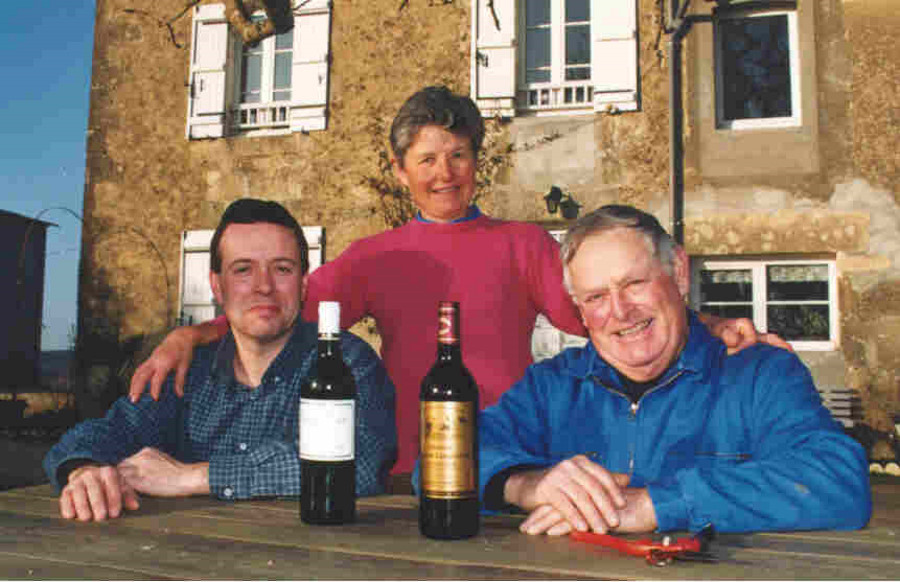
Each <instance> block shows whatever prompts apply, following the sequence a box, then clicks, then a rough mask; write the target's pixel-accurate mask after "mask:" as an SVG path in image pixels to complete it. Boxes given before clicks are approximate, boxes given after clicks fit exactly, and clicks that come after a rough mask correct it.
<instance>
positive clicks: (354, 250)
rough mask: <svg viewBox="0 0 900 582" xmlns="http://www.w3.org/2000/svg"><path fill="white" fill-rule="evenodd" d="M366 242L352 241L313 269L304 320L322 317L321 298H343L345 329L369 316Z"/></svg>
mask: <svg viewBox="0 0 900 582" xmlns="http://www.w3.org/2000/svg"><path fill="white" fill-rule="evenodd" d="M363 244H364V241H357V242H354V243H352V244H351V245H350V246H349V247H347V249H346V250H344V252H343V253H341V254H340V255H338V257H337V258H335V259H334V260H332V261H328V262H327V263H325V264H324V265H322V266H321V267H319V268H318V269H316V270H315V271H313V272H312V273H310V275H309V281H308V284H307V290H306V301H305V302H304V304H303V314H302V317H303V319H304V321H318V320H319V302H320V301H339V302H340V304H341V329H349V328H350V327H351V326H353V324H355V323H356V322H357V321H359V320H360V319H362V318H363V317H365V316H366V314H367V312H368V306H367V304H366V290H367V289H368V285H367V283H366V279H367V277H366V275H365V272H364V269H365V256H364V254H363Z"/></svg>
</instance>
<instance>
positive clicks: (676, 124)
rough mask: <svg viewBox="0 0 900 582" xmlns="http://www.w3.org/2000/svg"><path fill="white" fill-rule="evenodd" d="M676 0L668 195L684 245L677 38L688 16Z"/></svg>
mask: <svg viewBox="0 0 900 582" xmlns="http://www.w3.org/2000/svg"><path fill="white" fill-rule="evenodd" d="M678 9H679V7H678V0H672V4H671V11H670V17H671V18H672V19H673V21H672V25H673V28H674V29H673V30H672V33H671V35H670V37H669V46H668V52H669V198H670V215H671V223H672V227H671V230H672V237H673V238H674V239H675V242H676V243H678V244H679V245H684V143H683V139H684V103H683V100H682V79H681V41H682V39H683V38H684V37H685V35H687V33H688V31H689V30H690V28H691V22H690V19H688V18H678Z"/></svg>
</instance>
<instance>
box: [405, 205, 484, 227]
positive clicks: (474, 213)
mask: <svg viewBox="0 0 900 582" xmlns="http://www.w3.org/2000/svg"><path fill="white" fill-rule="evenodd" d="M479 216H481V209H479V208H478V206H476V205H474V204H472V205H471V206H469V209H468V210H467V211H466V215H465V216H463V217H462V218H457V219H456V220H451V221H450V222H435V221H434V220H428V219H427V218H425V217H424V216H422V211H421V210H420V211H417V212H416V220H417V221H418V222H424V223H425V224H459V223H460V222H468V221H470V220H475V219H476V218H478V217H479Z"/></svg>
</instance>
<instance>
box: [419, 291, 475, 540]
mask: <svg viewBox="0 0 900 582" xmlns="http://www.w3.org/2000/svg"><path fill="white" fill-rule="evenodd" d="M459 338H460V334H459V303H456V302H451V301H441V302H440V304H439V306H438V354H437V361H436V362H435V363H434V366H432V368H431V370H430V371H429V372H428V374H427V375H426V376H425V379H424V380H422V389H421V392H420V393H419V410H420V413H419V415H420V416H419V418H420V420H419V446H420V452H421V455H420V487H419V490H420V494H419V531H420V532H422V535H424V536H427V537H430V538H436V539H460V538H467V537H471V536H474V535H475V534H477V533H478V445H477V440H478V428H477V420H478V385H477V384H475V379H474V378H472V374H470V373H469V371H468V370H467V369H466V367H465V366H464V365H463V361H462V354H461V350H460V341H459Z"/></svg>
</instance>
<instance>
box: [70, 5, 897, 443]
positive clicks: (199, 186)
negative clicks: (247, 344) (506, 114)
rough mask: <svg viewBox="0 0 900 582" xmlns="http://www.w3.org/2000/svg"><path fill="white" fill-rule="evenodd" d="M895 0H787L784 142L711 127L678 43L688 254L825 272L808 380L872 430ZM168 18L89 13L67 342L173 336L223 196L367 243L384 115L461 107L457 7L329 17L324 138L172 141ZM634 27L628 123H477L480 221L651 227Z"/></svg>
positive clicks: (165, 12)
mask: <svg viewBox="0 0 900 582" xmlns="http://www.w3.org/2000/svg"><path fill="white" fill-rule="evenodd" d="M206 1H208V0H204V2H206ZM893 1H894V0H799V5H798V22H799V23H798V26H799V27H800V30H801V38H802V39H803V40H802V42H801V54H802V58H803V65H804V73H803V75H802V81H801V82H802V89H803V92H802V94H803V95H804V100H803V105H802V108H803V114H804V116H805V119H806V120H809V122H808V123H807V122H804V124H803V127H802V128H800V129H798V130H797V131H793V132H790V131H788V132H785V131H770V132H761V133H760V132H755V133H752V132H750V133H748V132H745V133H744V134H743V135H736V134H734V133H731V134H728V133H723V132H720V131H717V130H716V128H715V123H714V119H713V117H714V115H713V114H712V113H711V112H714V104H713V103H712V102H711V99H713V97H712V96H711V91H712V89H711V86H712V85H711V83H712V81H711V75H712V69H711V67H710V64H709V63H710V62H711V60H712V54H711V48H710V46H711V34H712V32H711V28H710V25H709V24H706V23H698V24H697V25H695V27H694V30H692V31H691V32H690V33H689V35H688V37H687V39H686V50H685V58H684V62H683V71H684V78H685V115H686V124H685V149H686V157H685V162H686V163H685V170H686V192H685V217H686V226H685V243H686V247H687V250H688V252H689V253H691V254H692V255H703V256H734V255H766V256H771V255H790V256H796V255H815V256H817V257H822V256H828V257H831V258H834V259H835V260H836V261H837V266H838V272H839V289H840V295H839V299H840V341H839V344H840V345H839V349H838V350H836V351H832V352H810V353H802V354H801V357H803V358H804V360H806V361H807V363H808V364H809V365H810V366H811V368H812V369H813V372H814V374H815V375H816V378H817V380H818V381H819V382H820V383H827V384H829V385H841V386H848V387H851V388H854V389H857V390H859V392H860V394H861V395H862V397H863V399H864V402H865V404H866V419H867V421H868V422H869V423H870V424H871V425H872V426H874V427H876V428H877V429H879V430H887V429H888V426H889V424H890V417H891V415H893V414H895V413H898V412H900V389H898V379H897V376H896V372H895V370H897V369H898V366H897V363H898V360H900V345H898V342H896V341H894V338H896V337H898V335H897V334H898V332H900V236H898V235H900V208H898V195H900V153H898V152H900V147H898V145H900V144H898V141H900V137H898V136H900V131H898V130H900V127H898V125H900V121H898V116H900V113H897V111H898V108H897V99H898V98H897V94H898V91H897V89H898V87H897V85H898V83H900V75H898V69H897V67H898V65H897V63H896V59H895V57H894V55H896V54H897V52H898V46H897V44H898V41H897V38H898V35H897V34H896V33H897V32H898V31H900V13H898V12H897V11H896V10H895V9H894V6H893ZM185 4H186V2H185V0H158V1H157V2H155V3H153V6H152V8H151V9H149V10H148V11H143V10H137V9H136V6H135V4H134V2H133V0H97V20H96V28H95V31H96V32H95V35H96V36H95V48H94V69H93V80H92V89H91V114H90V122H89V137H88V157H87V177H86V190H85V208H84V218H85V232H84V237H83V240H84V252H83V257H84V259H83V260H84V270H83V273H82V280H81V289H82V293H81V299H80V302H81V303H80V326H79V329H80V332H81V334H82V338H83V340H84V341H83V342H82V343H84V344H86V345H89V344H90V341H93V340H92V339H91V338H97V337H100V338H106V339H108V338H110V337H114V338H117V339H118V340H119V342H120V343H123V342H125V341H126V340H127V339H128V338H133V337H138V336H144V337H149V338H156V337H158V336H159V335H160V334H161V333H164V332H165V331H166V330H167V329H169V328H170V327H171V326H172V325H174V323H175V319H176V317H177V292H178V273H179V252H180V246H179V242H180V235H181V232H182V231H184V230H192V229H201V228H213V227H214V226H215V223H216V220H217V218H218V216H219V214H220V213H221V211H222V210H223V209H224V207H225V206H226V205H227V204H228V203H229V202H230V201H231V200H234V199H235V198H238V197H242V196H258V197H266V198H271V199H274V200H278V201H280V202H282V203H283V204H285V206H287V207H288V208H289V209H290V210H291V211H292V212H293V213H294V214H295V215H296V216H297V218H298V220H299V221H300V222H301V223H302V224H305V225H320V226H323V227H324V228H325V231H326V237H327V242H326V259H330V258H333V257H335V256H336V255H337V254H339V253H340V252H341V251H342V250H343V249H344V248H345V247H346V246H347V245H348V244H349V243H350V242H351V241H353V240H356V239H358V238H360V237H363V236H366V235H370V234H373V233H376V232H379V231H381V230H383V229H385V228H386V227H387V221H386V219H385V217H384V215H383V212H382V211H381V206H380V198H379V196H378V193H377V191H376V189H374V188H373V187H372V184H373V183H374V182H379V181H380V182H382V183H383V182H384V180H385V175H384V172H383V169H384V159H385V158H384V156H385V155H386V152H387V128H388V126H389V124H390V121H391V119H392V117H393V115H394V113H395V112H396V110H397V108H398V107H399V105H400V104H401V103H402V102H403V100H404V99H405V98H406V97H407V96H408V95H409V94H411V93H412V92H414V91H415V90H417V89H419V88H421V87H422V86H424V85H429V84H446V85H448V86H449V87H451V88H452V89H454V90H456V91H459V92H464V93H467V92H468V91H469V74H470V67H469V57H470V50H471V48H470V47H471V38H470V36H471V31H470V24H469V18H470V10H471V6H470V2H469V1H468V0H443V1H440V2H438V1H431V0H409V1H408V2H401V1H400V0H369V1H368V2H365V3H359V2H351V0H334V2H333V10H332V24H331V37H330V46H331V68H330V79H329V84H330V88H329V98H328V128H327V130H325V131H319V132H310V133H308V134H301V133H295V134H291V135H284V136H269V137H256V138H247V137H229V138H222V139H211V140H196V141H188V140H187V139H186V138H185V129H184V128H185V116H186V103H187V92H188V87H187V85H188V69H189V66H188V65H189V47H190V30H191V19H190V13H187V14H186V15H185V16H183V17H181V18H177V19H173V20H172V23H171V26H172V31H173V33H174V36H172V35H170V33H169V31H168V29H167V28H166V27H165V26H161V25H160V22H165V21H167V20H169V19H172V17H174V16H175V15H177V14H179V13H180V12H181V11H182V10H183V9H184V8H185ZM710 4H711V3H700V2H695V3H694V8H693V10H694V11H695V12H701V11H709V10H710ZM638 16H639V24H640V30H639V42H640V73H641V109H640V111H638V112H634V113H621V114H618V115H605V114H604V115H598V114H592V115H582V116H559V117H524V116H523V117H517V118H515V119H513V120H511V121H504V122H502V123H500V124H496V125H494V126H493V127H494V129H493V130H492V139H493V140H494V141H495V142H496V145H495V148H496V151H497V152H500V154H499V155H500V156H501V158H502V163H500V164H498V165H497V168H496V169H495V170H494V171H493V172H492V173H491V174H490V175H489V176H488V177H489V180H488V182H489V187H488V188H486V189H485V191H484V192H483V193H482V197H481V200H480V204H481V205H482V207H483V208H484V209H485V210H486V211H488V212H489V213H491V214H493V215H496V216H499V217H503V218H509V219H519V220H528V221H535V222H539V223H543V224H546V225H548V226H549V225H551V224H552V219H553V218H554V217H552V216H550V215H548V214H547V211H546V209H545V205H544V201H543V196H544V194H546V193H547V191H548V190H549V188H550V186H552V185H558V186H560V187H561V188H563V190H565V191H566V192H569V193H571V194H572V195H573V196H574V197H575V198H576V199H577V200H578V202H579V203H580V204H582V205H583V207H584V208H587V209H590V208H594V207H596V206H598V205H600V204H604V203H609V202H614V201H619V202H624V203H630V204H634V205H637V206H640V207H643V208H645V209H647V210H649V211H651V212H654V213H655V214H656V215H657V216H659V217H660V218H661V219H666V218H667V217H668V215H669V210H670V208H669V206H670V204H669V193H668V168H669V159H668V156H669V141H668V123H669V119H668V113H669V108H668V67H669V66H670V63H669V62H668V61H667V58H666V51H665V48H666V47H665V43H666V37H665V35H662V37H660V35H659V34H658V33H659V23H660V8H659V3H658V2H657V1H656V0H640V1H639V10H638ZM860 39H865V42H861V40H860ZM106 339H103V341H106ZM144 343H145V344H147V343H148V342H144ZM100 344H101V345H103V344H102V341H101V342H100ZM149 344H150V345H152V341H151V342H149ZM134 349H135V350H136V351H138V352H140V351H141V350H144V352H146V349H147V346H146V345H144V346H143V347H140V346H137V347H135V348H134ZM94 353H95V354H96V350H94ZM101 359H102V358H101ZM108 365H109V366H112V365H113V364H112V363H109V364H108ZM97 367H98V366H95V368H97ZM99 367H100V368H102V366H99ZM127 369H128V368H127V366H125V367H124V368H121V369H119V370H118V371H117V370H115V369H113V370H111V372H110V371H109V370H108V371H107V372H110V373H112V372H115V373H119V374H120V375H121V374H123V373H126V372H127ZM94 373H95V374H100V375H101V376H102V377H104V378H107V377H108V376H109V373H107V374H106V376H103V374H102V373H101V372H96V371H95V372H94Z"/></svg>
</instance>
